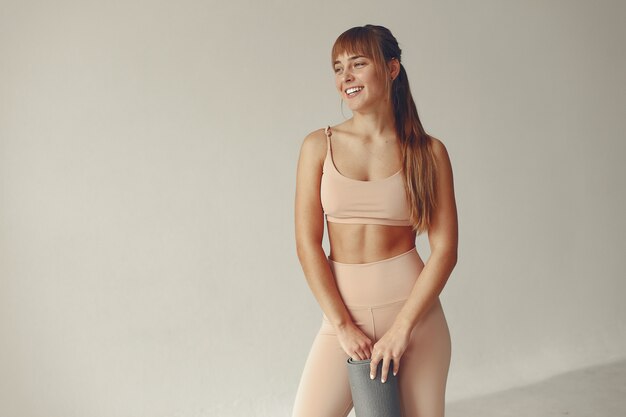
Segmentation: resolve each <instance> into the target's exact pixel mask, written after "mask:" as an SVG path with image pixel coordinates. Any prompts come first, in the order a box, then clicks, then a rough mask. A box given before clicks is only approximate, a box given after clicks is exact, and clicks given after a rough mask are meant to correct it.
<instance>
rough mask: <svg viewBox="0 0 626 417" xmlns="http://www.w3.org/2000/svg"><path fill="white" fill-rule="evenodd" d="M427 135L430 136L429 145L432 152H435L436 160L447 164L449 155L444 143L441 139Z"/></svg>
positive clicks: (448, 163)
mask: <svg viewBox="0 0 626 417" xmlns="http://www.w3.org/2000/svg"><path fill="white" fill-rule="evenodd" d="M428 136H429V137H430V143H431V147H432V150H433V153H434V154H435V158H436V159H437V162H441V163H444V164H445V165H447V166H449V165H450V155H449V154H448V149H447V148H446V145H444V143H443V141H441V139H439V138H436V137H434V136H432V135H428Z"/></svg>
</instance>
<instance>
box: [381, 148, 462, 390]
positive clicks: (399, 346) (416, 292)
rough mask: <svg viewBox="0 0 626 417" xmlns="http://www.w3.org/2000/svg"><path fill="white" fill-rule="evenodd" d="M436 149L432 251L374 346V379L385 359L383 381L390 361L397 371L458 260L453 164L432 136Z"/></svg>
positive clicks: (445, 150) (444, 149)
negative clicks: (377, 369)
mask: <svg viewBox="0 0 626 417" xmlns="http://www.w3.org/2000/svg"><path fill="white" fill-rule="evenodd" d="M433 151H434V154H435V158H436V164H437V183H436V187H437V207H436V209H435V211H434V213H433V219H432V223H431V225H430V227H429V229H428V241H429V243H430V249H431V254H430V257H429V258H428V261H427V262H426V264H425V265H424V268H423V269H422V271H421V272H420V275H419V279H417V281H416V282H415V285H414V286H413V289H412V290H411V294H410V295H409V297H408V299H407V301H406V302H405V303H404V306H403V307H402V309H401V310H400V312H399V313H398V315H397V316H396V319H395V321H394V323H393V324H392V326H391V327H390V328H389V330H388V331H387V332H386V333H385V334H384V335H383V336H382V337H381V338H380V340H379V341H378V342H376V344H374V346H373V349H372V361H371V364H370V376H371V378H374V375H375V374H376V368H377V367H378V363H379V362H380V361H381V360H382V361H383V366H382V381H383V382H385V377H386V375H387V372H388V370H389V366H390V362H391V360H393V373H394V375H395V374H397V373H398V370H399V367H400V358H401V356H402V354H403V353H404V351H405V350H406V347H407V345H408V343H409V340H410V338H411V331H412V330H413V328H414V327H415V326H416V325H417V323H419V321H420V320H421V319H422V317H423V316H424V314H426V313H427V312H428V310H429V309H430V307H432V305H433V303H434V302H435V300H436V299H437V297H439V294H440V293H441V291H442V290H443V287H444V286H445V285H446V282H447V281H448V278H449V277H450V274H451V273H452V270H453V269H454V266H455V265H456V261H457V246H458V220H457V212H456V202H455V198H454V180H453V177H452V164H451V163H450V157H449V156H448V151H447V149H446V147H445V146H444V144H443V143H442V142H441V141H440V140H439V139H435V138H433Z"/></svg>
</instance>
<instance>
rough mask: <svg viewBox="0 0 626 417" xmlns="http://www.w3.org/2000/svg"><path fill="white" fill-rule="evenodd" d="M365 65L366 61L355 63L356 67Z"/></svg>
mask: <svg viewBox="0 0 626 417" xmlns="http://www.w3.org/2000/svg"><path fill="white" fill-rule="evenodd" d="M363 65H365V62H357V63H356V64H354V66H355V67H361V66H363Z"/></svg>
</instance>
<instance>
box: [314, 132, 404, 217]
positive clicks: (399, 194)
mask: <svg viewBox="0 0 626 417" xmlns="http://www.w3.org/2000/svg"><path fill="white" fill-rule="evenodd" d="M331 136H332V133H331V131H330V126H328V127H327V128H326V144H327V150H326V159H324V166H323V173H322V182H321V186H320V198H321V201H322V208H323V210H324V214H325V215H326V221H327V222H333V223H352V224H382V225H389V226H411V222H410V221H409V213H410V210H409V202H408V199H407V197H406V192H405V188H404V180H403V178H402V170H400V171H397V172H396V173H395V174H393V175H392V176H390V177H387V178H383V179H379V180H370V181H364V180H355V179H352V178H348V177H346V176H344V175H342V174H341V173H340V172H339V171H338V170H337V167H336V166H335V163H334V161H333V156H332V150H331V144H330V137H331Z"/></svg>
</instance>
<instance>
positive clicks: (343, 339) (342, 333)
mask: <svg viewBox="0 0 626 417" xmlns="http://www.w3.org/2000/svg"><path fill="white" fill-rule="evenodd" d="M336 332H337V338H338V339H339V344H340V345H341V348H342V349H343V350H344V352H346V353H347V354H348V356H350V357H351V358H352V359H355V360H356V359H358V360H364V359H369V358H370V357H371V356H372V340H371V339H370V338H369V337H367V335H366V334H365V333H363V332H362V331H361V329H359V328H358V326H357V325H356V324H354V323H352V322H351V323H348V324H345V325H342V326H338V327H337V329H336Z"/></svg>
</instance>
